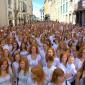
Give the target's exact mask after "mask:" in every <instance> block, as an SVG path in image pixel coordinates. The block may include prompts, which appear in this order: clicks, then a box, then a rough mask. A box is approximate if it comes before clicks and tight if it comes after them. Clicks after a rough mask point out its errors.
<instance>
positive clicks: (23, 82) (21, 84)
mask: <svg viewBox="0 0 85 85" xmlns="http://www.w3.org/2000/svg"><path fill="white" fill-rule="evenodd" d="M28 77H29V74H28V73H27V74H25V75H24V71H20V72H19V76H18V78H19V81H18V85H28V84H27V82H28Z"/></svg>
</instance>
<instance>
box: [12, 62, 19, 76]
mask: <svg viewBox="0 0 85 85" xmlns="http://www.w3.org/2000/svg"><path fill="white" fill-rule="evenodd" d="M18 68H19V63H18V62H13V69H14V74H15V76H16V77H18Z"/></svg>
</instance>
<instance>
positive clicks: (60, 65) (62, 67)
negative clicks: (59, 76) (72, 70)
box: [58, 63, 67, 74]
mask: <svg viewBox="0 0 85 85" xmlns="http://www.w3.org/2000/svg"><path fill="white" fill-rule="evenodd" d="M58 68H60V69H62V70H63V71H64V73H65V74H66V73H67V68H66V66H65V65H64V64H63V63H60V64H59V65H58Z"/></svg>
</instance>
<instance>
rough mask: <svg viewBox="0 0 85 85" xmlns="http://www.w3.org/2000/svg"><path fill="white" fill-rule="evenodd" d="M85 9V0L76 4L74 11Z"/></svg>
mask: <svg viewBox="0 0 85 85" xmlns="http://www.w3.org/2000/svg"><path fill="white" fill-rule="evenodd" d="M82 10H85V0H82V1H79V2H78V3H77V4H74V11H82Z"/></svg>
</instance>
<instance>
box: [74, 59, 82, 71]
mask: <svg viewBox="0 0 85 85" xmlns="http://www.w3.org/2000/svg"><path fill="white" fill-rule="evenodd" d="M74 64H75V67H76V69H77V70H79V69H80V68H81V67H82V62H81V60H80V59H79V58H75V61H74Z"/></svg>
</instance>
